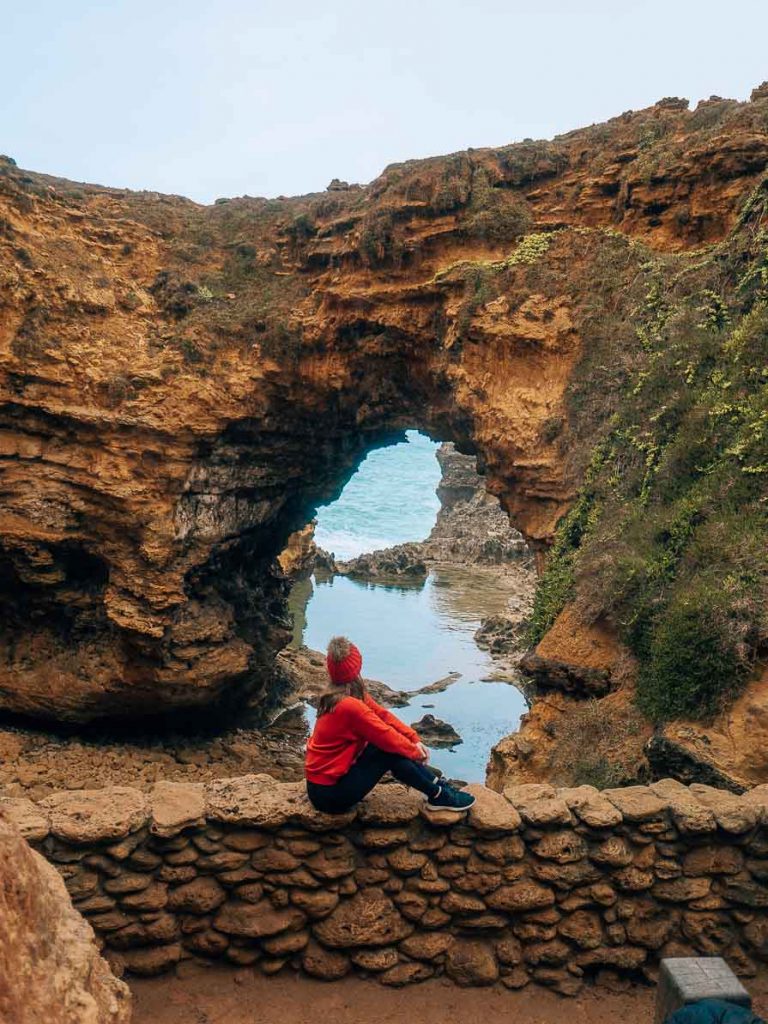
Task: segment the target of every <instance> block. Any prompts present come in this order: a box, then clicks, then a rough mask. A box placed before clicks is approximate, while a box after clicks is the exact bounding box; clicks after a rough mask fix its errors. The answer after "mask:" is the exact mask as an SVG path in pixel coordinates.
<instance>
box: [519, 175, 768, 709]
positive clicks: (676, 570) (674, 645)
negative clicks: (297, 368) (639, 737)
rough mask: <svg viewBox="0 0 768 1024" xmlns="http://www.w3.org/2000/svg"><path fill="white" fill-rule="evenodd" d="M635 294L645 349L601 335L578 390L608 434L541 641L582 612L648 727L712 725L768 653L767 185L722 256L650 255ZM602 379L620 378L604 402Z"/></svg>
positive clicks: (548, 580)
mask: <svg viewBox="0 0 768 1024" xmlns="http://www.w3.org/2000/svg"><path fill="white" fill-rule="evenodd" d="M634 291H635V292H638V291H639V292H640V294H641V296H642V299H641V302H640V303H639V305H638V307H637V308H636V309H635V310H634V311H633V314H632V316H631V317H630V318H629V319H628V320H626V319H625V320H624V321H623V323H622V324H621V330H622V331H623V332H626V330H627V326H628V324H630V325H631V329H632V331H633V332H634V335H635V337H634V344H630V345H626V344H621V345H618V344H616V343H615V341H616V339H615V338H614V339H613V341H614V344H613V345H611V344H610V341H611V339H610V338H606V337H605V336H603V337H602V339H601V338H594V339H592V340H593V341H594V342H595V344H593V345H589V346H586V349H587V355H586V357H585V359H584V361H583V364H582V366H581V367H580V369H579V372H578V373H577V375H576V378H575V379H574V382H573V384H572V386H571V392H570V406H571V407H570V410H569V412H570V417H571V419H572V420H573V422H574V424H575V430H576V431H577V432H578V431H579V429H582V430H583V429H585V428H584V420H585V418H586V419H587V420H588V419H590V417H591V418H593V419H594V418H598V419H601V420H602V424H601V425H599V426H598V429H599V431H600V432H601V434H602V436H601V438H600V441H599V443H598V444H597V446H596V447H595V448H594V450H593V455H592V461H591V463H590V465H589V468H588V470H587V472H586V475H585V479H584V484H583V487H582V489H581V492H580V494H579V497H578V500H577V501H576V503H575V505H574V506H573V508H572V509H571V511H570V512H569V513H568V515H567V516H565V518H564V519H563V520H562V521H561V524H560V526H559V529H558V532H557V537H556V540H555V543H554V546H553V549H552V552H551V557H550V560H549V563H548V567H547V569H546V571H545V573H544V575H543V577H542V579H541V583H540V586H539V588H538V593H537V597H536V603H535V611H534V616H533V625H532V637H531V639H532V640H533V641H534V642H536V641H538V640H539V639H540V638H541V637H542V636H543V635H544V633H545V632H546V630H547V629H548V628H549V626H550V625H551V624H552V622H553V621H554V619H555V617H556V616H557V614H558V613H559V611H560V610H561V609H562V608H563V606H564V605H565V603H566V602H568V601H576V603H577V605H578V606H579V607H580V608H581V610H582V611H583V613H584V614H585V615H587V616H588V617H591V618H597V617H599V616H605V617H608V618H609V619H611V620H612V621H613V622H614V623H615V624H616V625H617V626H618V628H619V631H620V633H621V635H622V637H623V638H624V640H625V641H626V642H627V643H628V645H629V647H630V648H631V650H632V651H633V653H634V654H635V655H636V657H637V659H638V663H639V677H638V688H637V699H638V702H639V705H640V707H641V709H642V710H643V711H644V712H645V713H646V714H647V715H648V716H649V717H650V718H652V719H653V720H664V719H672V718H707V717H711V716H712V715H713V714H714V713H716V712H717V710H718V709H719V708H721V707H722V706H723V704H724V703H725V702H727V701H728V700H729V699H732V697H733V696H734V695H735V694H736V693H737V692H738V691H739V689H740V687H741V686H742V684H743V682H744V681H745V679H746V678H747V677H748V676H749V674H750V673H751V672H752V671H753V670H754V669H755V665H756V662H757V661H758V660H759V659H760V657H761V656H762V655H764V653H765V649H766V644H767V643H768V564H766V551H768V178H767V179H765V180H763V181H762V182H761V184H760V185H759V186H758V187H757V189H756V190H755V192H754V193H753V194H752V196H751V197H750V199H749V200H748V202H747V203H746V204H745V206H744V208H743V210H742V213H741V216H740V218H739V221H738V224H737V226H736V228H735V230H734V231H733V232H732V233H731V235H730V236H729V237H728V238H727V239H726V240H725V241H724V242H723V243H722V244H721V245H718V246H717V247H715V248H713V249H711V250H709V251H707V252H706V253H698V254H696V253H693V254H688V255H686V256H678V257H661V256H658V255H655V256H650V255H648V256H647V258H645V259H644V260H643V262H641V263H640V264H639V266H638V274H637V278H636V280H635V284H634ZM606 366H607V367H608V370H606ZM601 371H602V372H611V373H613V374H614V375H616V376H617V378H618V379H619V380H620V381H621V386H620V387H618V388H616V389H614V390H613V391H610V390H608V391H605V390H602V389H600V390H601V393H602V398H601V397H600V395H597V396H596V395H595V385H596V383H598V378H599V376H600V372H601ZM587 381H588V383H589V391H590V393H591V397H590V402H591V405H589V404H588V403H585V400H584V399H585V383H586V382H587ZM606 396H608V397H606ZM590 426H591V428H594V427H595V424H594V423H592V424H591V425H590Z"/></svg>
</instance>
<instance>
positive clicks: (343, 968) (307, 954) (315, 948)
mask: <svg viewBox="0 0 768 1024" xmlns="http://www.w3.org/2000/svg"><path fill="white" fill-rule="evenodd" d="M301 966H302V967H303V968H304V970H305V971H306V972H307V974H311V975H312V977H313V978H320V979H321V980H322V981H337V980H338V979H339V978H343V977H344V975H345V974H347V973H348V972H349V968H350V966H351V964H350V961H349V958H348V957H346V956H344V955H343V954H342V953H337V952H335V951H334V950H331V949H325V948H324V947H323V946H321V945H320V944H319V943H317V942H310V943H309V945H308V946H307V948H306V949H305V950H304V953H303V955H302V957H301Z"/></svg>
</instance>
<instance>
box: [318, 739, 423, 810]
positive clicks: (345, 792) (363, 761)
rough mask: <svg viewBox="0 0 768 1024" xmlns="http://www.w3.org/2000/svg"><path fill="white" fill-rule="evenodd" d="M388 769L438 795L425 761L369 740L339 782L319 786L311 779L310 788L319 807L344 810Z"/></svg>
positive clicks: (410, 784)
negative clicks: (422, 763)
mask: <svg viewBox="0 0 768 1024" xmlns="http://www.w3.org/2000/svg"><path fill="white" fill-rule="evenodd" d="M387 772H392V774H393V775H394V777H395V778H396V779H398V781H400V782H404V783H405V785H406V786H412V787H413V788H414V789H418V790H419V791H420V792H422V793H426V795H427V796H430V797H431V796H434V794H435V793H436V791H437V789H438V784H437V783H436V782H435V779H434V776H433V775H432V773H431V772H430V771H429V770H428V769H426V768H425V767H424V766H423V765H421V764H419V763H418V762H417V761H411V760H409V758H407V757H401V756H400V755H399V754H389V753H387V751H385V750H380V749H379V748H378V747H375V746H373V744H370V743H369V744H368V746H367V747H366V748H365V750H364V751H363V752H362V754H361V755H360V757H358V759H357V761H355V763H354V764H353V765H352V767H351V768H350V769H349V771H348V772H347V774H346V775H344V776H343V777H342V778H340V779H339V781H338V782H337V783H335V785H333V786H317V785H312V784H311V783H310V784H309V786H308V787H307V791H308V793H309V797H310V800H311V801H312V803H313V804H315V806H316V807H317V809H318V810H320V811H325V812H326V813H329V814H340V813H342V812H344V811H347V810H349V808H350V807H353V806H354V805H355V804H357V803H359V802H360V801H361V800H362V799H363V797H364V796H366V795H367V794H368V793H370V791H371V790H372V789H373V787H374V786H375V785H376V783H377V782H378V781H379V779H381V778H382V776H384V775H386V773H387ZM310 787H311V788H310Z"/></svg>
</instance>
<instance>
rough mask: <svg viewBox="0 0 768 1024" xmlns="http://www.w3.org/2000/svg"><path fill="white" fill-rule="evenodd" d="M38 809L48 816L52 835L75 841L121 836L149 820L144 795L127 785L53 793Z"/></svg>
mask: <svg viewBox="0 0 768 1024" xmlns="http://www.w3.org/2000/svg"><path fill="white" fill-rule="evenodd" d="M40 809H41V811H42V812H43V813H44V814H47V815H48V816H49V817H50V822H51V832H52V833H53V835H55V836H56V837H57V838H58V839H63V840H65V841H66V842H68V843H74V844H85V843H100V842H105V841H108V840H115V839H122V838H123V837H124V836H127V835H128V834H129V833H131V832H136V831H137V830H138V829H140V828H142V826H144V825H146V823H147V821H148V819H149V807H148V805H147V799H146V797H145V796H144V794H143V793H141V792H140V791H139V790H138V789H130V788H129V787H127V786H113V787H112V788H111V789H91V790H85V789H84V790H74V791H67V792H64V793H54V794H53V796H49V797H47V798H46V799H45V800H42V801H41V802H40Z"/></svg>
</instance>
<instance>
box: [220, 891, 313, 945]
mask: <svg viewBox="0 0 768 1024" xmlns="http://www.w3.org/2000/svg"><path fill="white" fill-rule="evenodd" d="M305 921H306V918H305V916H304V914H303V913H302V912H301V911H300V910H299V909H298V908H297V907H284V908H280V909H276V908H275V907H274V906H273V905H272V903H270V901H269V900H261V901H260V902H259V903H246V902H240V901H237V900H233V901H231V902H229V903H225V904H224V906H223V907H222V908H221V909H220V910H219V912H218V913H217V914H216V916H215V917H214V919H213V927H214V928H216V929H217V930H218V931H220V932H224V933H225V934H226V935H237V936H241V937H244V938H250V939H261V938H264V936H267V935H279V934H280V932H285V931H294V930H295V929H297V928H301V927H302V926H303V925H304V922H305Z"/></svg>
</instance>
